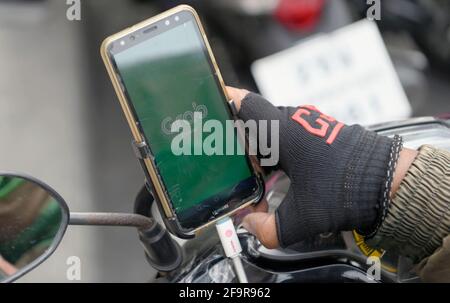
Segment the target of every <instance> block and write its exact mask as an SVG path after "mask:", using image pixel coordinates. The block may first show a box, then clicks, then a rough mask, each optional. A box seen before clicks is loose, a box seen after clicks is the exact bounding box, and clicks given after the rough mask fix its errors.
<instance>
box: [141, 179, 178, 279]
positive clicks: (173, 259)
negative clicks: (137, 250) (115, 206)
mask: <svg viewBox="0 0 450 303" xmlns="http://www.w3.org/2000/svg"><path fill="white" fill-rule="evenodd" d="M152 204H153V196H152V195H151V194H150V192H149V191H148V190H147V188H146V187H145V186H144V187H143V188H142V189H141V191H140V192H139V194H138V195H137V197H136V200H135V204H134V211H135V213H137V214H140V215H143V216H147V217H152V215H151V206H152ZM153 222H154V223H153V224H152V225H151V226H150V227H149V228H146V229H139V230H138V234H139V240H140V241H141V243H142V245H143V247H144V251H145V257H146V259H147V261H148V262H149V264H150V265H151V266H152V267H153V268H155V269H156V270H158V271H160V272H170V271H173V270H175V269H177V268H178V267H179V266H180V265H181V263H182V261H183V253H182V249H181V247H180V245H179V244H178V243H177V242H176V241H175V240H174V239H173V238H172V236H171V235H170V234H169V233H168V232H167V230H166V229H165V228H164V227H162V226H161V225H160V224H159V223H158V222H156V220H153Z"/></svg>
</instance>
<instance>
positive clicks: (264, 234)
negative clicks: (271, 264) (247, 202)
mask: <svg viewBox="0 0 450 303" xmlns="http://www.w3.org/2000/svg"><path fill="white" fill-rule="evenodd" d="M243 225H244V228H245V229H247V230H248V231H249V232H250V233H252V234H253V235H255V236H256V237H257V238H258V240H259V241H260V242H261V244H262V245H264V246H265V247H267V248H277V247H278V246H279V243H278V237H277V229H276V225H275V215H274V214H268V213H251V214H249V215H247V216H246V217H245V218H244V221H243Z"/></svg>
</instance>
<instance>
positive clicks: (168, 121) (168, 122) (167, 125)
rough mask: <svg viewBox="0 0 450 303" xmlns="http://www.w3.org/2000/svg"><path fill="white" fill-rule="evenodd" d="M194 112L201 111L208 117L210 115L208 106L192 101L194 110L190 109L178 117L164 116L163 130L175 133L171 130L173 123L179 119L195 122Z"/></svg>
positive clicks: (170, 133)
mask: <svg viewBox="0 0 450 303" xmlns="http://www.w3.org/2000/svg"><path fill="white" fill-rule="evenodd" d="M194 113H200V114H201V115H202V117H203V118H206V117H207V116H208V108H207V107H206V105H204V104H197V103H196V102H192V111H191V110H188V111H185V112H184V113H182V114H179V115H178V116H176V117H166V118H164V119H163V120H162V121H161V131H162V132H163V133H164V134H166V135H173V134H174V133H173V132H172V131H171V128H172V123H173V122H175V121H177V120H184V121H188V122H189V124H193V123H194Z"/></svg>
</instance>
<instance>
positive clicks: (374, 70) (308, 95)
mask: <svg viewBox="0 0 450 303" xmlns="http://www.w3.org/2000/svg"><path fill="white" fill-rule="evenodd" d="M252 73H253V76H254V78H255V80H256V83H257V85H258V88H259V89H260V91H261V93H262V95H263V96H264V97H266V98H267V99H268V100H269V101H271V102H272V103H273V104H275V105H277V106H280V105H284V106H298V105H302V104H313V105H315V106H316V107H318V108H319V109H320V110H321V111H323V112H325V113H327V114H329V115H332V116H334V117H335V118H337V119H339V120H341V121H343V122H346V123H361V124H372V123H379V122H385V121H390V120H396V119H403V118H407V117H408V116H410V114H411V106H410V104H409V102H408V99H407V97H406V95H405V92H404V91H403V88H402V87H401V84H400V81H399V79H398V77H397V75H396V73H395V70H394V68H393V65H392V62H391V60H390V58H389V55H388V53H387V51H386V48H385V46H384V42H383V40H382V38H381V35H380V33H379V31H378V28H377V26H376V24H375V23H374V22H371V21H366V20H364V21H359V22H356V23H354V24H351V25H349V26H346V27H343V28H341V29H339V30H337V31H335V32H332V33H330V34H321V35H318V36H316V37H314V38H311V39H309V40H306V41H304V42H302V43H300V44H298V45H296V46H294V47H292V48H289V49H286V50H284V51H282V52H279V53H277V54H274V55H271V56H269V57H266V58H263V59H260V60H257V61H256V62H254V63H253V65H252Z"/></svg>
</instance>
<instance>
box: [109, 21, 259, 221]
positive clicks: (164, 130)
mask: <svg viewBox="0 0 450 303" xmlns="http://www.w3.org/2000/svg"><path fill="white" fill-rule="evenodd" d="M114 60H115V63H116V65H117V70H118V72H119V74H120V77H121V79H122V81H123V84H124V86H125V89H126V92H127V95H128V98H129V100H130V102H131V103H132V106H133V108H134V112H135V115H136V116H137V117H136V118H137V120H138V122H139V124H140V127H141V129H142V131H143V133H144V136H145V138H146V140H147V142H148V144H149V146H150V149H151V151H152V153H153V155H154V157H155V162H156V166H157V168H158V171H159V173H160V175H161V178H162V180H163V182H164V184H165V187H166V190H167V193H168V195H169V197H170V199H171V202H172V204H173V208H174V210H175V212H176V214H177V216H178V218H179V220H180V222H181V224H182V225H183V226H184V227H196V226H199V225H202V224H204V223H205V222H204V221H208V220H209V219H211V217H214V216H215V215H217V210H218V209H220V208H224V206H225V208H229V207H231V206H232V205H229V202H230V200H233V199H236V198H238V196H245V195H247V196H248V195H249V194H250V193H253V192H254V191H255V188H256V182H255V180H254V176H253V174H252V171H251V169H250V166H249V163H248V160H247V159H246V156H245V155H237V154H236V153H235V154H234V155H205V154H204V153H203V154H202V155H193V154H191V155H179V156H177V155H175V154H174V153H173V152H172V149H171V143H172V140H173V139H174V137H175V136H176V135H177V133H170V126H171V123H172V122H173V121H175V120H176V119H180V118H182V119H185V120H187V121H190V122H192V123H191V124H192V125H193V124H194V123H193V113H194V112H201V113H202V115H203V123H204V122H205V121H206V120H209V119H215V120H219V121H221V122H222V124H223V126H224V128H225V121H226V120H230V119H231V118H230V114H229V112H228V109H227V107H226V104H225V103H224V101H226V100H225V96H224V95H223V93H222V91H221V89H220V86H219V82H218V79H217V75H215V73H214V69H213V68H212V67H211V62H210V60H209V57H208V56H207V52H206V49H205V45H204V42H203V40H202V39H201V35H200V32H199V29H198V27H197V25H196V23H194V22H193V21H192V20H188V21H185V22H180V24H179V25H177V26H175V27H172V28H170V29H169V30H166V31H164V32H162V33H159V34H158V35H155V36H153V37H151V38H149V39H147V40H145V41H142V42H140V43H138V44H136V45H134V46H132V47H129V48H127V49H125V50H123V51H121V52H118V53H117V54H115V55H114ZM194 131H199V130H198V129H194V128H192V132H194ZM192 135H193V134H192ZM202 136H203V139H204V138H205V137H206V136H208V133H203V134H202ZM234 136H236V134H234ZM226 139H227V138H226V136H225V135H224V136H223V144H222V145H223V146H224V147H225V146H226ZM233 140H234V144H235V146H237V148H242V146H240V145H239V140H236V138H234V139H233ZM191 142H194V141H193V140H192V141H191ZM193 148H194V147H192V153H194V151H193ZM240 198H242V197H240Z"/></svg>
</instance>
